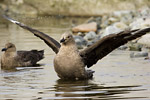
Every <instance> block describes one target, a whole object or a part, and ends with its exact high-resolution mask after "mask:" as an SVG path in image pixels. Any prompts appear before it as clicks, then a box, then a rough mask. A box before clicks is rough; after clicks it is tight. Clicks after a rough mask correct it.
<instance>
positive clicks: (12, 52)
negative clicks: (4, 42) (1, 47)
mask: <svg viewBox="0 0 150 100" xmlns="http://www.w3.org/2000/svg"><path fill="white" fill-rule="evenodd" d="M16 54H17V53H16V51H11V52H7V51H6V52H5V56H6V57H15V56H16Z"/></svg>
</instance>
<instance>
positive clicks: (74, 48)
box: [60, 43, 78, 52]
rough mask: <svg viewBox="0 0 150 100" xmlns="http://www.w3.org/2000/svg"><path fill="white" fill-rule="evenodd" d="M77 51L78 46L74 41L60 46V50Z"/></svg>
mask: <svg viewBox="0 0 150 100" xmlns="http://www.w3.org/2000/svg"><path fill="white" fill-rule="evenodd" d="M61 51H62V52H64V51H65V52H78V48H77V46H76V44H75V43H72V44H71V43H69V44H62V45H61V48H60V52H61Z"/></svg>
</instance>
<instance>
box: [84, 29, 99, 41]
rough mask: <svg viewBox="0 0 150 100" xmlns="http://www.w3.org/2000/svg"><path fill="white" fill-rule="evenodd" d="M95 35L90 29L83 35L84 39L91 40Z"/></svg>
mask: <svg viewBox="0 0 150 100" xmlns="http://www.w3.org/2000/svg"><path fill="white" fill-rule="evenodd" d="M96 37H97V35H96V33H95V32H94V31H90V32H88V33H87V34H86V35H85V36H84V39H85V40H93V39H95V38H96Z"/></svg>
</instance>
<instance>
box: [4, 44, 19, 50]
mask: <svg viewBox="0 0 150 100" xmlns="http://www.w3.org/2000/svg"><path fill="white" fill-rule="evenodd" d="M2 51H5V52H15V51H16V47H15V45H14V44H13V43H7V44H5V48H3V49H2Z"/></svg>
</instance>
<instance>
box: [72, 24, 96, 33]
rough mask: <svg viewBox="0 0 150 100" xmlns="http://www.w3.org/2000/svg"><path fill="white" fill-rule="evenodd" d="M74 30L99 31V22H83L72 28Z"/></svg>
mask: <svg viewBox="0 0 150 100" xmlns="http://www.w3.org/2000/svg"><path fill="white" fill-rule="evenodd" d="M72 31H73V32H90V31H94V32H96V31H97V23H96V22H91V23H87V24H81V25H78V26H76V27H74V28H72Z"/></svg>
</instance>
